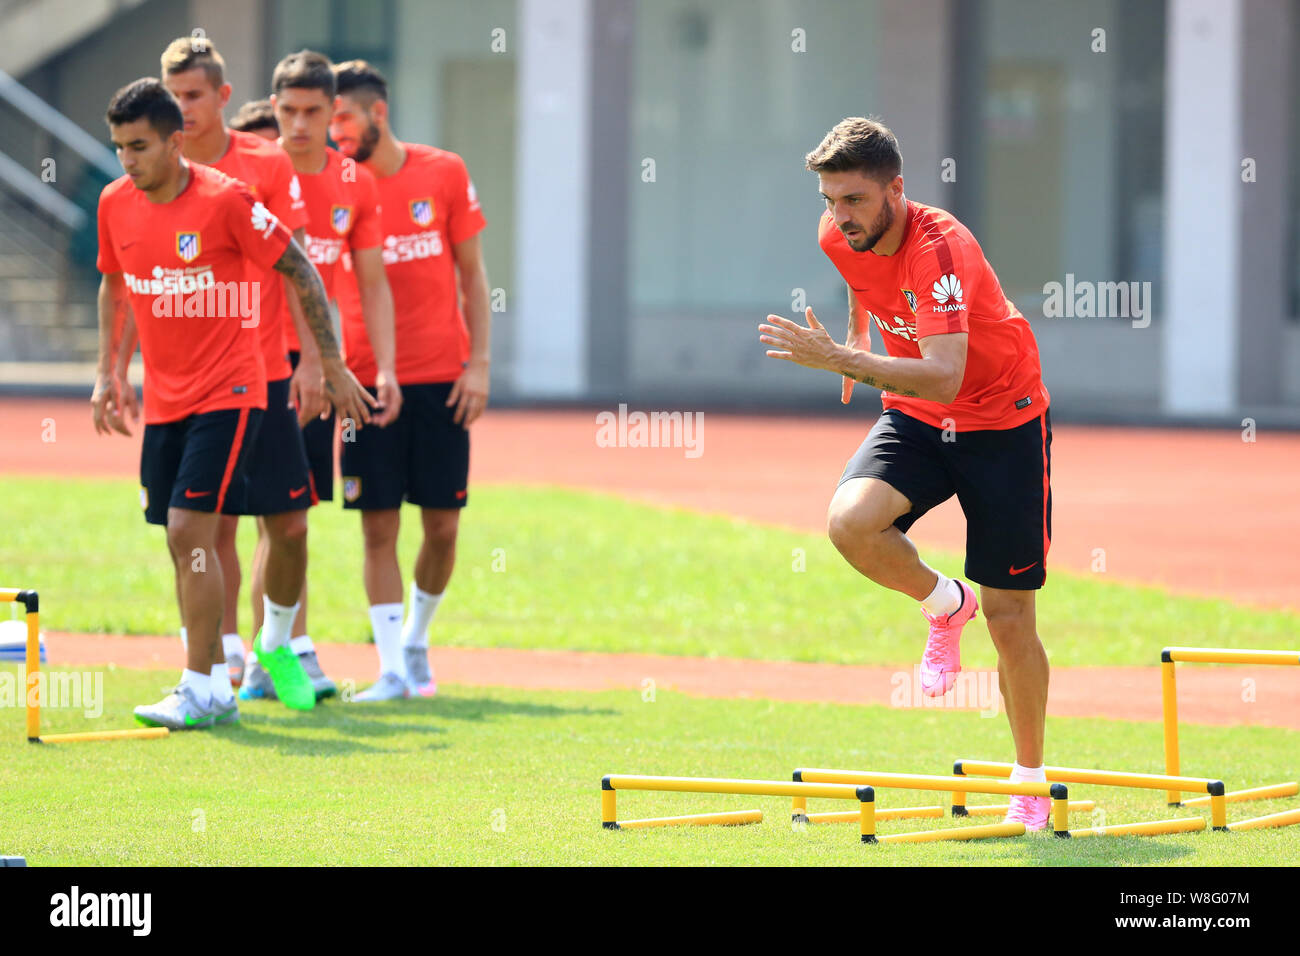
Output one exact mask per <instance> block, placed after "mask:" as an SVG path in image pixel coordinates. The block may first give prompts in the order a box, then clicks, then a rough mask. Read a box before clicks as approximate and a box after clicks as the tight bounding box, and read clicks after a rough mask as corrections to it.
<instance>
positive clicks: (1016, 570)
mask: <svg viewBox="0 0 1300 956" xmlns="http://www.w3.org/2000/svg"><path fill="white" fill-rule="evenodd" d="M1037 566H1038V562H1037V561H1035V562H1034V563H1033V564H1026V565H1025V566H1024V567H1023V568H1017V567H1014V566H1012V567H1011V568H1008V569H1007V573H1008V574H1024V573H1025V572H1026V571H1028V570H1029V569H1030V568H1033V567H1037Z"/></svg>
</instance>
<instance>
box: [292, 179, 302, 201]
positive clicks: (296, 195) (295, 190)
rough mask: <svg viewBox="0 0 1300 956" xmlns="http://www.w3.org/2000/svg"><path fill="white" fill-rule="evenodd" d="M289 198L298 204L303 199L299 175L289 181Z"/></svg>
mask: <svg viewBox="0 0 1300 956" xmlns="http://www.w3.org/2000/svg"><path fill="white" fill-rule="evenodd" d="M289 198H290V199H292V200H293V201H294V202H297V201H298V200H299V199H301V198H302V186H301V185H300V184H299V182H298V177H297V175H294V176H292V177H291V178H290V179H289Z"/></svg>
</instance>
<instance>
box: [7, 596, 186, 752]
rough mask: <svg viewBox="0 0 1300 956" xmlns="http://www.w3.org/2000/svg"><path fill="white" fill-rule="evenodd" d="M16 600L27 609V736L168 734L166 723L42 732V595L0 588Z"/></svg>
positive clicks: (75, 738) (52, 739)
mask: <svg viewBox="0 0 1300 956" xmlns="http://www.w3.org/2000/svg"><path fill="white" fill-rule="evenodd" d="M9 602H14V603H18V604H21V605H23V607H24V608H26V610H27V659H26V662H25V665H24V666H25V667H26V675H27V676H26V679H25V681H24V684H25V686H24V694H23V697H24V699H25V701H26V706H27V740H28V742H30V743H34V744H65V743H81V742H85V741H92V740H138V739H140V738H142V737H166V736H167V733H168V731H167V728H166V727H150V728H148V729H141V730H96V731H87V732H83V733H76V734H45V735H44V736H42V735H41V702H42V701H41V698H42V696H43V693H44V692H43V690H42V684H41V614H40V597H39V595H37V593H36V592H35V591H33V590H31V589H29V588H0V603H9Z"/></svg>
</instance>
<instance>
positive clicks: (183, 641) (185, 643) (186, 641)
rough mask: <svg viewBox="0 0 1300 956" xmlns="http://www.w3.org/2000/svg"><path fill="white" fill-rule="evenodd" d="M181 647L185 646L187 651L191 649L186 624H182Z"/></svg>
mask: <svg viewBox="0 0 1300 956" xmlns="http://www.w3.org/2000/svg"><path fill="white" fill-rule="evenodd" d="M181 647H183V648H185V649H186V650H187V651H188V650H189V649H190V641H189V635H188V634H187V633H186V631H185V625H184V624H182V625H181Z"/></svg>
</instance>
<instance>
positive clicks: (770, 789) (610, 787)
mask: <svg viewBox="0 0 1300 956" xmlns="http://www.w3.org/2000/svg"><path fill="white" fill-rule="evenodd" d="M801 774H802V775H804V776H805V777H806V776H808V775H813V776H819V775H824V776H830V777H838V776H852V777H855V778H856V777H862V778H871V779H872V780H873V781H878V784H871V783H862V782H855V781H839V780H820V779H819V780H808V779H798V778H799V776H800V775H801ZM795 777H796V779H795V780H793V781H790V782H788V783H787V782H785V781H781V780H737V779H728V778H723V777H652V776H643V775H631V774H607V775H606V776H605V777H603V778H601V781H600V821H601V826H603V827H604V828H605V829H607V830H619V829H622V828H623V824H620V823H619V822H618V802H617V801H618V796H617V794H618V791H619V790H652V791H671V792H677V793H727V794H755V795H759V796H769V797H793V798H795V800H796V801H803V803H804V805H805V806H806V804H807V800H808V798H809V797H815V798H824V799H830V800H857V801H858V811H857V819H858V832H859V834H860V836H861V838H862V842H863V843H923V842H932V841H939V840H976V839H985V838H989V837H1008V836H1020V835H1022V834H1023V833H1024V832H1025V826H1024V824H1023V823H991V824H985V825H983V826H973V827H956V828H953V829H948V830H925V831H920V832H916V833H896V834H891V835H889V836H883V837H877V836H876V793H875V786H876V785H879V786H880V787H882V788H896V789H905V790H952V789H954V788H955V787H959V786H966V784H965V782H964V781H963V782H954V781H953V780H952V778H950V777H935V776H925V775H922V774H901V773H876V774H858V773H855V772H846V771H834V770H830V771H822V770H801V771H795ZM981 788H986V791H987V792H989V793H1010V794H1020V793H1024V794H1030V795H1032V796H1042V797H1051V798H1052V800H1053V806H1054V809H1055V815H1054V820H1055V822H1056V825H1057V826H1058V830H1059V831H1060V832H1058V833H1057V835H1058V836H1069V832H1068V830H1067V829H1066V822H1067V816H1068V812H1069V811H1068V809H1067V808H1068V804H1069V794H1068V792H1067V790H1066V787H1065V786H1064V785H1063V784H1059V783H1057V784H1046V783H1001V782H998V781H979V782H978V783H977V785H976V786H975V787H973V788H971V789H973V790H975V791H976V792H981ZM921 809H927V808H912V811H913V812H915V811H917V810H921ZM929 809H932V808H929ZM741 812H742V813H744V812H745V811H741ZM751 812H752V811H751ZM884 812H886V811H882V814H883V813H884ZM717 816H723V817H732V816H734V815H733V814H721V815H719V814H691V815H688V816H684V817H657V818H649V819H645V820H636V821H632V823H634V824H635V825H637V826H640V827H651V826H682V825H691V824H696V823H711V822H718V821H715V820H705V819H702V818H705V817H717ZM726 822H733V823H734V822H740V821H737V820H727V821H726Z"/></svg>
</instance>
